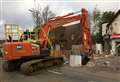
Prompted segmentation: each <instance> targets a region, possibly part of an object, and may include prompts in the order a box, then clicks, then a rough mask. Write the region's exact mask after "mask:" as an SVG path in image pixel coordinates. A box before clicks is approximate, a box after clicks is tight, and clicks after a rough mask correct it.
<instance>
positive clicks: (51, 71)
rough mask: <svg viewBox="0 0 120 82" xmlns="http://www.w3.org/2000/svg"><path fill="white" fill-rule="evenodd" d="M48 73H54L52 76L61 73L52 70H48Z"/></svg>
mask: <svg viewBox="0 0 120 82" xmlns="http://www.w3.org/2000/svg"><path fill="white" fill-rule="evenodd" d="M48 72H50V73H54V74H57V75H61V74H62V73H60V72H58V71H54V70H48Z"/></svg>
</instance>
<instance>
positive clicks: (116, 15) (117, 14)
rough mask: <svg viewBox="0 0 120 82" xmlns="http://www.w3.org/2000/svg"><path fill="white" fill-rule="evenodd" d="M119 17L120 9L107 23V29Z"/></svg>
mask: <svg viewBox="0 0 120 82" xmlns="http://www.w3.org/2000/svg"><path fill="white" fill-rule="evenodd" d="M119 15H120V9H119V10H118V12H117V13H116V14H115V16H114V17H113V19H112V20H111V21H110V22H109V23H108V25H107V27H109V26H110V25H111V23H112V22H113V21H114V20H115V19H116V18H117V17H118V16H119Z"/></svg>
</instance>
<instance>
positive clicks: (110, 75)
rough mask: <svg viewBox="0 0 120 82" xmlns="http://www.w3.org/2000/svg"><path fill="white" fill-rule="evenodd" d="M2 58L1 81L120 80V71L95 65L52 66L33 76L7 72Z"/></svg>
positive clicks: (90, 81)
mask: <svg viewBox="0 0 120 82" xmlns="http://www.w3.org/2000/svg"><path fill="white" fill-rule="evenodd" d="M2 63H3V60H0V82H120V78H119V77H120V72H116V71H106V70H100V69H97V68H93V67H86V66H82V67H70V66H69V65H63V66H61V67H52V68H48V69H44V70H41V71H39V72H37V73H35V74H33V75H31V76H26V75H23V74H22V73H21V72H20V71H15V72H5V71H4V70H3V69H2Z"/></svg>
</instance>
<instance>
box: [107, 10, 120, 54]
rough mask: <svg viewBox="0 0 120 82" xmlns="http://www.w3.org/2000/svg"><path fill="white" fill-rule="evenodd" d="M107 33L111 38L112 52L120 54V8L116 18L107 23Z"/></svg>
mask: <svg viewBox="0 0 120 82" xmlns="http://www.w3.org/2000/svg"><path fill="white" fill-rule="evenodd" d="M107 28H108V29H107V34H108V35H110V40H111V54H113V55H120V10H119V11H118V12H117V13H116V15H115V17H114V19H113V20H112V21H111V22H110V23H108V25H107Z"/></svg>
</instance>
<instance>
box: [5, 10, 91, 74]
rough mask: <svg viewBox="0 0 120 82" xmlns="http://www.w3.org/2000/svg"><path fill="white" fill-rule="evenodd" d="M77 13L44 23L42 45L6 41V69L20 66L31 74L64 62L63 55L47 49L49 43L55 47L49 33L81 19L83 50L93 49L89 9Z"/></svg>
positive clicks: (40, 36) (41, 35)
mask: <svg viewBox="0 0 120 82" xmlns="http://www.w3.org/2000/svg"><path fill="white" fill-rule="evenodd" d="M76 13H77V12H76ZM76 13H69V14H67V15H65V16H58V17H55V18H52V19H50V20H49V21H48V22H47V23H46V24H44V25H43V26H42V27H41V30H40V32H39V42H40V45H37V44H33V43H31V42H25V41H22V42H20V41H19V42H14V41H10V42H5V43H4V56H3V57H4V59H5V61H4V63H3V68H4V70H6V71H14V70H15V69H18V68H20V70H21V71H22V72H23V73H24V74H31V73H33V72H36V71H38V70H39V69H43V68H46V67H49V66H55V65H59V64H62V63H63V57H62V56H61V57H54V56H51V55H50V49H46V47H47V44H49V45H50V46H51V49H52V48H53V47H52V44H51V41H50V40H49V37H48V35H49V34H48V33H49V31H50V30H52V29H55V28H58V27H60V26H62V25H65V24H68V23H72V22H74V21H80V27H81V28H82V35H83V38H82V40H83V49H84V50H83V52H89V51H90V50H91V35H90V28H89V27H90V25H89V15H88V11H87V10H86V9H84V8H83V9H82V10H81V14H76Z"/></svg>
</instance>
